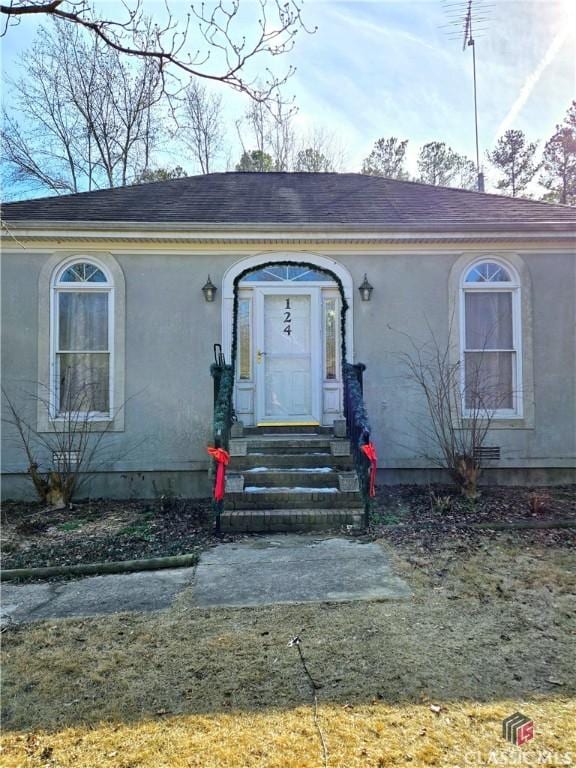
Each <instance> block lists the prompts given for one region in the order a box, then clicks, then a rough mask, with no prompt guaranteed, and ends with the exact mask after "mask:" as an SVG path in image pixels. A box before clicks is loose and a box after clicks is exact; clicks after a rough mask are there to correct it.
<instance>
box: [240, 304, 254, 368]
mask: <svg viewBox="0 0 576 768" xmlns="http://www.w3.org/2000/svg"><path fill="white" fill-rule="evenodd" d="M250 326H251V322H250V299H240V300H239V301H238V354H239V362H238V370H239V372H240V373H239V375H240V378H241V379H250V375H251V348H250V331H251V328H250Z"/></svg>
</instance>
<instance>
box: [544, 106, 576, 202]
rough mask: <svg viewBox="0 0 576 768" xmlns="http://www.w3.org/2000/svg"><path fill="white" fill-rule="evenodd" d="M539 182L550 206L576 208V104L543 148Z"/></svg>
mask: <svg viewBox="0 0 576 768" xmlns="http://www.w3.org/2000/svg"><path fill="white" fill-rule="evenodd" d="M542 169H543V171H544V173H543V175H542V176H541V178H540V183H541V184H543V186H545V187H546V188H547V189H548V190H549V191H548V193H547V194H546V195H545V196H544V199H545V200H546V201H547V202H552V203H566V204H568V205H576V101H573V102H572V105H571V107H570V109H569V110H568V113H567V115H566V117H565V119H564V123H563V124H562V125H557V126H556V132H555V133H554V135H553V136H551V137H550V138H549V139H548V141H547V142H546V145H545V146H544V155H543V158H542Z"/></svg>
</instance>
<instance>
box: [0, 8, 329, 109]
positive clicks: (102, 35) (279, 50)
mask: <svg viewBox="0 0 576 768" xmlns="http://www.w3.org/2000/svg"><path fill="white" fill-rule="evenodd" d="M116 7H118V5H116ZM120 7H122V8H123V10H124V12H125V14H126V16H125V18H124V19H122V20H115V19H110V18H104V17H101V16H99V15H98V14H97V13H96V11H95V10H94V9H93V8H92V7H91V6H90V5H89V3H87V2H85V1H84V0H54V1H53V2H48V3H46V2H41V0H12V2H10V3H9V4H2V5H0V14H2V15H4V16H5V17H6V18H7V24H6V29H5V30H4V33H6V31H7V29H8V28H9V27H10V26H11V23H18V22H19V21H20V20H21V19H22V18H24V17H26V16H29V15H36V16H37V15H39V14H43V15H46V16H51V17H52V18H55V19H58V20H61V21H63V22H65V23H66V24H71V25H75V26H76V27H82V28H83V29H85V30H87V31H88V32H90V33H91V34H92V35H94V36H95V37H96V38H98V39H99V40H101V41H102V42H103V43H105V45H106V46H108V47H110V48H111V49H114V50H115V51H117V52H118V53H121V54H126V55H127V56H134V57H137V58H141V59H152V60H154V61H155V62H156V64H157V66H158V67H159V69H160V70H161V71H162V72H164V71H165V70H166V71H168V70H170V71H172V72H173V73H181V74H185V75H187V76H192V77H198V78H204V79H207V80H212V81H215V82H220V83H223V84H224V85H228V86H230V87H231V88H233V89H234V90H237V91H243V92H245V93H247V94H248V95H249V96H250V97H251V98H253V99H254V100H256V101H268V100H269V99H270V98H271V97H272V96H273V95H274V94H277V89H278V87H279V86H280V85H282V84H283V83H285V82H286V80H287V79H288V78H289V77H290V76H291V75H292V74H293V72H294V68H293V67H290V68H288V70H287V71H286V73H285V74H284V75H283V76H276V75H274V74H272V73H271V72H270V71H269V70H268V71H269V79H268V80H267V81H266V82H265V83H264V84H261V83H259V82H258V81H256V79H250V77H249V76H248V75H247V74H246V72H245V70H246V65H247V63H248V62H249V61H250V60H251V59H253V58H255V57H258V58H260V57H261V56H262V55H263V54H264V55H269V56H272V57H276V56H279V55H282V54H284V53H287V52H288V51H290V50H292V48H293V46H294V43H295V38H296V35H297V33H298V32H299V31H300V30H304V31H306V32H308V33H313V32H315V31H316V30H315V29H308V28H307V27H306V25H305V23H304V21H303V19H302V15H301V7H300V6H299V5H298V3H297V2H296V1H295V0H286V2H282V0H258V3H257V7H258V10H259V14H260V18H258V19H257V21H256V23H255V24H254V26H253V28H254V30H255V31H254V34H253V35H252V36H251V37H246V36H245V34H243V33H242V32H241V31H240V29H238V28H239V27H240V22H239V18H240V11H241V0H231V2H230V3H226V2H225V0H218V2H216V3H215V4H214V5H213V6H212V7H211V10H208V9H207V8H206V7H205V4H204V3H202V4H201V6H200V8H199V9H198V8H196V7H195V6H194V5H192V6H191V14H188V15H187V17H186V20H185V21H184V23H183V24H180V23H179V22H178V21H177V20H176V19H175V18H174V16H173V15H172V12H171V11H170V8H169V6H168V3H166V8H165V12H166V22H165V23H164V24H163V26H160V25H159V24H151V22H150V20H149V19H148V18H147V16H146V15H145V13H144V10H143V5H142V0H136V1H135V2H134V3H132V5H131V6H130V5H128V3H126V2H123V3H122V4H121V6H120ZM242 7H243V5H242ZM269 10H270V13H268V11H269ZM192 18H193V19H194V20H195V22H196V27H197V32H196V36H197V38H198V42H199V43H200V46H199V47H198V48H197V49H196V50H195V51H193V52H192V51H191V50H190V49H189V46H188V38H189V33H190V21H191V19H192ZM150 31H152V32H153V34H152V36H150V35H149V34H148V33H149V32H150ZM214 52H215V53H219V54H220V59H221V62H220V63H218V62H216V63H215V64H214V69H212V70H211V71H209V70H207V69H206V65H207V64H208V63H210V62H211V59H212V56H211V54H212V53H214Z"/></svg>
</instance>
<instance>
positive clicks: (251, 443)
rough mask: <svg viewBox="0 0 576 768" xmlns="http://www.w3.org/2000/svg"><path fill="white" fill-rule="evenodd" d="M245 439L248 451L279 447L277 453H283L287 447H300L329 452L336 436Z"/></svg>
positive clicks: (306, 449)
mask: <svg viewBox="0 0 576 768" xmlns="http://www.w3.org/2000/svg"><path fill="white" fill-rule="evenodd" d="M245 441H246V444H247V447H248V453H250V452H251V451H260V450H262V449H264V448H265V449H266V450H270V449H272V448H277V449H278V450H277V453H282V451H284V450H285V449H286V448H298V449H299V450H303V451H308V453H312V452H313V451H326V452H327V453H330V443H332V442H336V440H335V439H334V438H328V437H316V436H315V435H310V436H307V435H301V436H297V435H294V436H288V437H286V436H282V437H278V438H277V437H272V436H270V437H269V438H268V439H266V438H265V437H247V438H245ZM230 443H231V445H233V444H234V441H233V440H231V441H230Z"/></svg>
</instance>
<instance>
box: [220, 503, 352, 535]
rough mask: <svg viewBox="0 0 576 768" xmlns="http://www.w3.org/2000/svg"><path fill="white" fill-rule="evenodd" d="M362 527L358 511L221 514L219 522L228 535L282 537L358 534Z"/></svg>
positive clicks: (230, 512) (294, 510)
mask: <svg viewBox="0 0 576 768" xmlns="http://www.w3.org/2000/svg"><path fill="white" fill-rule="evenodd" d="M363 525H364V516H363V513H362V510H361V509H356V510H348V509H338V510H336V509H260V510H256V509H247V510H235V511H229V510H225V511H224V512H223V513H222V516H221V518H220V528H221V530H222V531H223V532H224V531H226V532H229V533H264V532H269V533H284V532H288V531H290V532H298V531H325V530H329V529H333V528H350V529H352V530H359V529H361V528H362V527H363Z"/></svg>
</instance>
